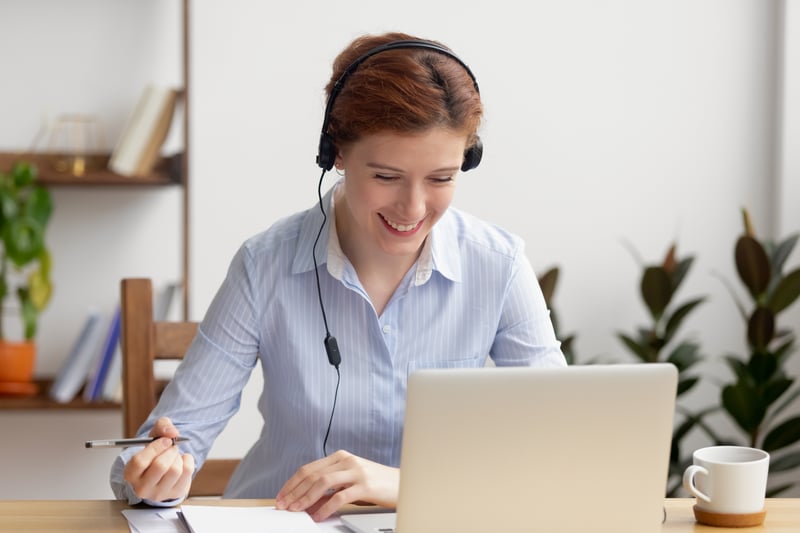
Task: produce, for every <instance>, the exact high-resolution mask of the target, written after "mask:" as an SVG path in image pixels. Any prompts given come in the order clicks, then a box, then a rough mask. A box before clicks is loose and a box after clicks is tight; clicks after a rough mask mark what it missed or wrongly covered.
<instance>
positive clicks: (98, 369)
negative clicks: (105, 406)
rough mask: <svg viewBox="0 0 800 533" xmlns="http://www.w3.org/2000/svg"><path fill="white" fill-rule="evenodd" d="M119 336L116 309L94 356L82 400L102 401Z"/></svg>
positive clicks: (118, 309)
mask: <svg viewBox="0 0 800 533" xmlns="http://www.w3.org/2000/svg"><path fill="white" fill-rule="evenodd" d="M119 334H120V308H119V307H117V308H116V310H115V311H114V314H113V315H112V317H111V321H110V322H109V325H108V329H107V330H106V336H105V338H104V340H103V343H102V344H101V345H100V349H99V350H98V351H97V352H96V354H95V359H94V367H93V368H92V369H91V372H90V374H89V376H88V379H87V380H86V386H85V387H84V389H83V399H84V400H85V401H87V402H94V401H99V400H102V399H103V387H104V385H105V380H106V377H107V376H108V372H109V369H110V368H111V367H112V366H113V364H112V363H113V360H114V356H115V354H116V353H117V346H118V345H119Z"/></svg>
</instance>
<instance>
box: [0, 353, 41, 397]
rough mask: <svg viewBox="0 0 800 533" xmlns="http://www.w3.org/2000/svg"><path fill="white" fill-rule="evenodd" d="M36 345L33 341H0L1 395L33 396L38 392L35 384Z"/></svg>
mask: <svg viewBox="0 0 800 533" xmlns="http://www.w3.org/2000/svg"><path fill="white" fill-rule="evenodd" d="M35 362H36V344H35V343H34V342H33V341H24V342H9V341H0V394H10V395H31V394H36V393H37V392H38V387H37V386H36V384H35V383H33V368H34V363H35Z"/></svg>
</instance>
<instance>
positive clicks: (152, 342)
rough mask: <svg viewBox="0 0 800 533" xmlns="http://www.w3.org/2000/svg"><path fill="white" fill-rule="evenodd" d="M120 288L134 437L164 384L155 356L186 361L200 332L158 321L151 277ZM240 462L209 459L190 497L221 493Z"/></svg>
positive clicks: (128, 425) (127, 413)
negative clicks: (157, 375)
mask: <svg viewBox="0 0 800 533" xmlns="http://www.w3.org/2000/svg"><path fill="white" fill-rule="evenodd" d="M120 291H121V295H120V296H121V336H120V343H121V347H122V425H123V432H124V434H125V436H126V437H134V436H136V431H137V430H138V429H139V427H140V426H141V425H142V423H144V421H145V420H146V419H147V417H148V415H149V414H150V412H151V411H152V410H153V408H154V407H155V405H156V402H157V401H158V397H159V395H160V394H161V391H162V390H163V388H164V385H165V384H166V383H165V382H163V381H158V380H157V379H156V376H155V372H154V366H155V361H156V359H173V360H176V359H182V358H183V355H184V353H185V352H186V350H187V349H188V348H189V345H190V344H191V342H192V339H193V338H194V336H195V334H196V333H197V322H157V321H155V320H154V319H153V284H152V281H151V280H150V279H144V278H135V279H134V278H128V279H123V280H122V282H121V286H120ZM238 464H239V459H208V460H206V462H205V463H204V464H203V468H201V469H200V471H199V472H198V473H197V475H196V476H195V478H194V480H193V481H192V487H191V490H190V492H189V495H190V496H221V495H222V492H223V490H224V489H225V485H227V483H228V480H229V479H230V476H231V474H233V470H234V469H235V468H236V466H237V465H238Z"/></svg>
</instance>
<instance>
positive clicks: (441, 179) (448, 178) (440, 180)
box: [431, 176, 453, 183]
mask: <svg viewBox="0 0 800 533" xmlns="http://www.w3.org/2000/svg"><path fill="white" fill-rule="evenodd" d="M431 180H432V181H433V182H434V183H450V182H451V181H453V176H440V177H438V178H431Z"/></svg>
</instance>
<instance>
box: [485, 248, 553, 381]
mask: <svg viewBox="0 0 800 533" xmlns="http://www.w3.org/2000/svg"><path fill="white" fill-rule="evenodd" d="M491 357H492V360H493V361H494V363H495V364H496V365H497V366H540V367H546V366H566V364H567V362H566V358H565V357H564V354H563V353H562V352H561V343H560V342H559V341H558V339H557V338H556V335H555V331H554V329H553V322H552V321H551V320H550V311H549V309H547V305H546V304H545V301H544V295H543V294H542V289H541V287H540V286H539V281H538V280H537V279H536V275H535V274H534V271H533V268H532V267H531V264H530V262H529V261H528V258H527V257H526V256H525V254H524V253H523V248H522V247H521V246H520V248H519V249H518V253H517V255H516V257H515V260H514V262H513V263H512V267H511V273H510V276H509V283H508V286H507V291H506V295H505V298H504V301H503V308H502V310H501V315H500V323H499V325H498V329H497V334H496V336H495V340H494V343H493V345H492V350H491Z"/></svg>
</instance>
